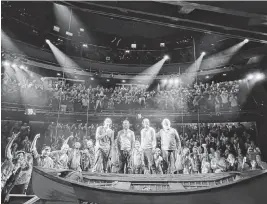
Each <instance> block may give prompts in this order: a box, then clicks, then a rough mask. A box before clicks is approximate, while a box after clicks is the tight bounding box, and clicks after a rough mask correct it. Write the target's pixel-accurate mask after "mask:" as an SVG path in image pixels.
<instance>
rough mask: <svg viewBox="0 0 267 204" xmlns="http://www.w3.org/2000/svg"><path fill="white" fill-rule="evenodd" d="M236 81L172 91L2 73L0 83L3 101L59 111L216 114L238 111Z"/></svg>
mask: <svg viewBox="0 0 267 204" xmlns="http://www.w3.org/2000/svg"><path fill="white" fill-rule="evenodd" d="M239 91H240V82H238V81H229V82H220V83H215V82H214V81H213V82H212V83H210V84H209V83H206V84H205V83H202V82H200V83H195V84H192V85H183V84H180V85H179V86H176V87H173V88H155V89H153V90H148V87H147V86H126V85H125V86H115V87H113V88H104V87H102V86H96V87H92V86H91V85H86V83H84V82H73V81H65V80H59V79H56V80H50V81H49V82H47V80H46V79H45V78H41V80H40V79H39V80H36V79H35V80H31V79H29V78H27V79H26V78H24V79H23V80H20V81H18V80H17V79H16V78H10V77H9V76H8V74H5V76H4V77H3V82H2V92H1V93H2V99H3V101H12V102H16V101H17V102H19V103H23V104H34V105H40V106H49V107H50V109H51V110H54V111H57V110H59V109H60V110H61V111H62V112H66V111H68V112H73V111H74V112H86V111H88V110H89V111H93V110H94V111H98V110H99V111H101V110H121V109H124V110H134V109H159V110H170V111H175V112H197V111H203V112H216V114H220V112H221V111H223V110H233V111H238V110H239V109H240V107H239V105H240V98H239V97H238V93H239Z"/></svg>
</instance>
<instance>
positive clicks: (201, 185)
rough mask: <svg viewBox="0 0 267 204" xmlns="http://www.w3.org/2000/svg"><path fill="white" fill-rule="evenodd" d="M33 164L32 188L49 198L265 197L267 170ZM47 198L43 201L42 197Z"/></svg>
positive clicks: (233, 203) (234, 201)
mask: <svg viewBox="0 0 267 204" xmlns="http://www.w3.org/2000/svg"><path fill="white" fill-rule="evenodd" d="M69 172H70V171H59V170H53V169H42V168H39V167H34V170H33V178H32V185H33V191H34V193H35V194H36V195H37V196H38V197H39V198H40V199H42V200H44V201H47V202H48V203H82V202H88V203H97V204H108V203H111V204H118V203H123V204H135V203H138V204H160V203H166V204H167V203H168V204H172V203H173V204H195V203H198V204H199V203H205V204H258V203H259V204H261V203H265V202H266V199H267V193H266V192H267V170H256V171H248V172H242V173H240V172H226V173H218V174H213V173H211V174H193V175H192V174H191V175H176V174H174V175H136V174H135V175H131V174H99V173H88V172H83V173H82V175H83V180H82V181H74V180H70V179H66V178H65V175H66V174H68V173H69ZM44 203H45V202H44Z"/></svg>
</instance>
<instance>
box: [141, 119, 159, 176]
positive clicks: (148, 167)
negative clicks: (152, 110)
mask: <svg viewBox="0 0 267 204" xmlns="http://www.w3.org/2000/svg"><path fill="white" fill-rule="evenodd" d="M143 126H144V128H143V129H142V130H141V148H142V150H143V152H144V163H145V173H152V174H155V164H154V161H153V152H154V150H155V149H156V144H157V140H156V133H155V130H154V128H152V127H150V123H149V120H148V119H147V118H145V119H144V120H143Z"/></svg>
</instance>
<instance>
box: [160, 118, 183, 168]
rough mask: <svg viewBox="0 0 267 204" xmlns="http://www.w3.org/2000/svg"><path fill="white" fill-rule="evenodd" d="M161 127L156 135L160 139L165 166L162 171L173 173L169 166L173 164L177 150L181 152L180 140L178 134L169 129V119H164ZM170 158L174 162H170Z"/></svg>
mask: <svg viewBox="0 0 267 204" xmlns="http://www.w3.org/2000/svg"><path fill="white" fill-rule="evenodd" d="M162 127H163V128H162V129H161V130H160V131H159V133H158V135H159V137H160V139H161V151H162V157H163V160H164V164H165V168H164V171H165V172H167V173H173V172H174V171H175V168H173V167H171V164H172V163H173V164H174V163H175V161H176V157H177V150H181V140H180V137H179V135H178V132H177V131H176V130H175V129H174V128H172V127H171V122H170V120H169V119H167V118H165V119H164V120H163V121H162ZM171 158H173V159H174V161H171Z"/></svg>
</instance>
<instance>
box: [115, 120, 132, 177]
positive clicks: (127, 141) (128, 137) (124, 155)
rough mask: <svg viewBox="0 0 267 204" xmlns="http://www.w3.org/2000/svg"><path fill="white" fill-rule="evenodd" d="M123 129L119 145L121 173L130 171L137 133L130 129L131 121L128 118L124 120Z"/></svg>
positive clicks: (119, 134)
mask: <svg viewBox="0 0 267 204" xmlns="http://www.w3.org/2000/svg"><path fill="white" fill-rule="evenodd" d="M122 126H123V130H121V131H119V132H118V137H117V145H118V150H119V160H120V171H119V172H120V173H124V168H125V170H126V171H125V173H126V174H127V173H128V170H129V164H130V159H131V155H132V151H133V148H134V144H135V135H134V132H133V131H132V130H130V129H129V126H130V123H129V121H128V120H124V121H123V124H122Z"/></svg>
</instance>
